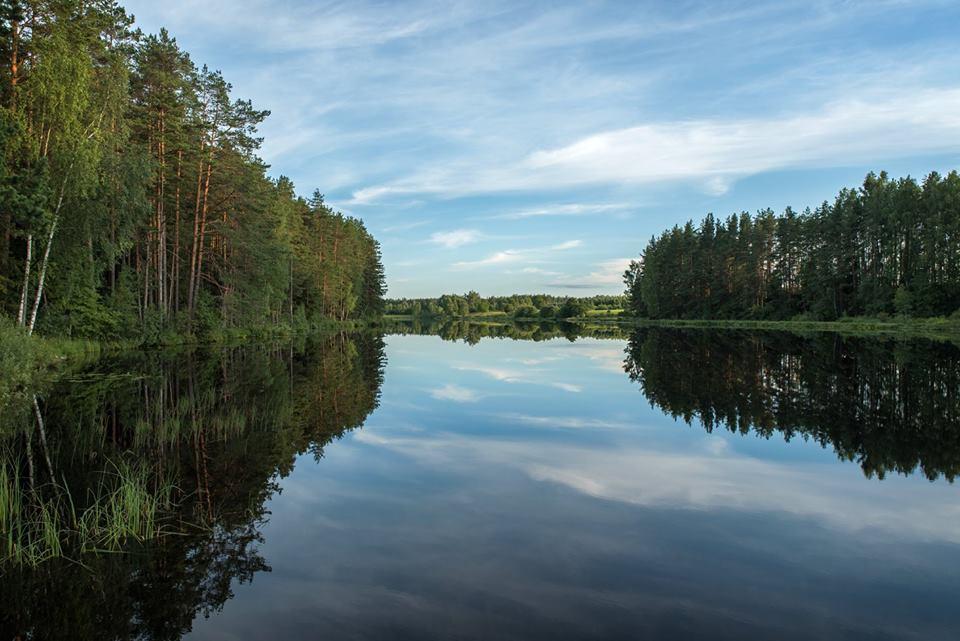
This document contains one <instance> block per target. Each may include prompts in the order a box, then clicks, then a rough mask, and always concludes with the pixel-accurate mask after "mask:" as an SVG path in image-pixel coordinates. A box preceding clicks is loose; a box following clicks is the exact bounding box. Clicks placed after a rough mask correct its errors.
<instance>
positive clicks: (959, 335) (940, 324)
mask: <svg viewBox="0 0 960 641" xmlns="http://www.w3.org/2000/svg"><path fill="white" fill-rule="evenodd" d="M383 319H384V320H392V321H415V320H420V321H441V322H442V321H451V320H452V321H464V322H477V323H491V322H496V323H538V322H548V323H549V322H565V323H574V324H578V325H584V324H596V325H618V326H622V327H668V328H669V327H673V328H678V329H682V328H687V329H731V330H763V331H789V332H835V333H840V334H870V335H893V336H909V337H941V338H955V339H960V320H955V319H947V318H908V319H875V318H848V319H844V320H836V321H798V320H784V321H770V320H733V319H708V320H700V319H650V318H634V317H630V316H616V315H613V314H607V315H589V316H579V317H573V318H514V317H511V316H508V315H506V314H481V315H471V316H434V317H414V316H410V315H384V316H383Z"/></svg>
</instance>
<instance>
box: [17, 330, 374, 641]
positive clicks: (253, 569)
mask: <svg viewBox="0 0 960 641" xmlns="http://www.w3.org/2000/svg"><path fill="white" fill-rule="evenodd" d="M384 364H385V357H384V354H383V340H382V337H380V336H378V335H373V334H356V335H347V334H337V335H333V336H326V337H323V338H320V339H316V340H311V341H309V342H307V343H305V344H302V345H299V346H298V347H296V348H291V347H289V346H283V347H280V346H276V347H260V348H244V349H222V350H212V351H203V350H185V351H181V352H175V353H170V352H154V353H137V354H129V355H126V356H124V357H122V358H119V359H115V360H110V361H108V362H104V363H100V364H98V365H97V366H95V367H94V368H92V369H91V370H90V371H84V372H80V373H78V374H75V375H73V376H71V377H67V378H64V379H62V380H59V381H57V382H54V383H51V384H49V385H48V386H46V387H44V388H42V389H38V390H37V397H38V403H37V410H38V414H36V415H35V413H34V412H31V411H28V410H29V409H30V408H26V409H24V408H19V407H14V408H9V411H7V412H5V415H6V416H7V417H8V418H7V420H5V425H4V431H3V432H2V448H3V449H2V457H3V460H2V463H3V469H4V472H5V473H6V475H7V477H8V488H7V489H15V490H17V491H18V496H19V498H18V502H19V505H18V512H17V514H16V515H17V516H19V520H20V522H18V523H16V524H15V525H16V526H17V527H16V532H17V534H18V536H19V537H21V538H19V539H17V538H14V537H13V536H8V535H9V534H10V532H4V540H3V541H2V543H0V544H2V545H3V546H4V549H3V553H4V554H3V556H5V557H7V560H6V561H5V562H4V563H3V565H2V572H3V580H2V581H0V599H2V602H3V603H4V606H3V608H2V609H0V611H2V620H0V636H2V638H8V639H9V638H37V639H51V638H61V637H62V635H63V633H64V631H65V630H69V631H70V637H71V638H74V639H87V638H90V639H94V638H96V639H114V638H116V639H121V638H124V639H126V638H143V639H178V638H180V637H181V636H182V635H183V634H185V633H186V632H187V631H189V630H190V628H191V625H192V621H193V620H194V618H195V617H196V615H197V614H203V615H209V614H210V613H212V612H215V611H217V610H219V609H220V608H222V606H223V604H224V603H225V602H226V601H227V600H228V599H229V598H230V597H231V596H232V594H231V585H232V583H233V582H234V581H237V582H239V583H244V582H248V581H251V580H252V579H253V577H254V575H255V574H256V573H257V572H261V571H269V567H268V565H267V562H266V560H265V559H264V558H263V557H262V556H261V555H260V554H259V552H258V544H259V543H261V536H260V528H261V526H262V525H263V523H264V522H265V520H266V519H267V516H268V514H267V513H266V512H265V507H264V506H265V504H266V501H267V499H269V498H270V496H272V495H273V493H274V492H276V490H277V487H278V486H277V481H278V479H280V478H282V477H284V476H286V475H287V474H289V473H290V472H291V471H292V469H293V466H294V462H295V459H296V457H297V456H298V455H300V454H303V453H305V452H312V453H313V454H314V456H316V457H320V456H321V455H322V453H323V448H324V446H325V445H327V444H328V443H329V442H330V441H331V440H333V439H336V438H339V437H341V436H342V435H343V434H344V433H345V432H347V431H349V430H352V429H355V428H357V427H359V426H361V425H362V424H363V422H364V420H365V419H366V417H367V416H368V415H369V414H370V412H372V411H373V409H375V408H376V407H377V405H378V403H379V396H380V386H381V384H382V381H383V367H384ZM36 416H39V417H40V418H41V419H42V425H43V426H44V428H45V429H44V430H42V431H41V430H40V429H39V425H40V423H38V422H37V420H36ZM121 467H123V468H124V469H128V470H133V471H132V472H130V474H135V475H136V478H138V479H143V480H144V483H143V489H144V494H145V495H146V497H145V498H147V499H148V498H151V497H153V498H156V497H158V496H161V495H162V497H163V501H162V504H161V505H160V506H159V508H158V510H157V511H156V514H155V515H154V516H155V518H156V519H157V527H156V528H155V529H154V531H153V532H152V535H151V534H150V532H141V533H139V535H138V536H134V535H131V536H124V537H122V538H121V541H120V544H119V545H118V546H116V550H115V551H119V550H122V552H123V553H103V551H98V550H92V549H90V548H91V547H93V545H92V544H96V545H97V547H103V545H102V543H103V542H104V541H103V540H101V539H98V540H96V541H92V540H90V539H89V538H86V539H83V540H81V538H82V537H80V536H79V534H80V532H81V530H82V528H80V527H78V526H77V524H79V523H81V522H83V520H84V519H87V520H92V519H91V517H90V515H91V514H96V515H97V518H99V515H100V512H97V510H99V509H100V506H103V505H106V504H109V503H110V501H111V500H113V498H114V497H118V496H121V495H122V496H127V495H128V494H129V492H127V491H126V490H128V489H129V488H127V487H126V486H125V485H124V483H125V479H124V478H119V480H117V479H118V477H119V476H120V475H118V474H117V473H116V470H118V469H120V468H121ZM118 489H120V490H122V491H120V492H118V491H117V490H118ZM64 497H66V499H65V498H64ZM141 499H144V497H141ZM144 500H145V499H144ZM9 506H10V504H9V502H7V503H6V504H5V506H4V508H3V509H4V514H3V515H0V517H3V518H4V519H7V520H8V521H9V520H11V519H12V517H13V516H15V515H14V514H11V510H10V509H9ZM38 514H40V515H48V516H47V518H46V519H38V518H37V515H38ZM37 523H46V524H47V525H48V526H49V525H50V524H53V525H54V526H55V527H56V528H57V531H56V538H58V539H59V540H60V546H61V547H62V549H60V550H50V549H48V548H43V543H44V536H43V535H44V532H43V531H42V529H39V530H38V528H37V527H35V525H36V524H37ZM107 526H109V524H108V523H105V524H104V527H105V528H106V532H107V534H109V533H110V530H109V527H107ZM6 529H8V530H9V529H10V528H6ZM121 534H122V533H121ZM47 538H49V537H47ZM138 539H139V540H138ZM25 545H34V551H35V552H37V554H35V555H34V556H33V557H31V558H23V557H21V558H19V559H17V558H15V557H16V555H15V552H16V548H17V546H21V547H22V546H25ZM48 547H49V546H48ZM53 547H56V545H54V546H53Z"/></svg>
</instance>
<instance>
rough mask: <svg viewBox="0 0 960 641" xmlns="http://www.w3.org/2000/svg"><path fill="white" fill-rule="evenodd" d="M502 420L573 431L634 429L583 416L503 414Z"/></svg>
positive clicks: (628, 425) (622, 423)
mask: <svg viewBox="0 0 960 641" xmlns="http://www.w3.org/2000/svg"><path fill="white" fill-rule="evenodd" d="M502 418H504V419H505V420H508V421H512V422H516V423H523V424H525V425H533V426H537V427H549V428H559V429H572V430H582V429H585V430H611V429H616V430H619V429H626V428H630V427H632V426H631V425H630V424H628V423H624V422H620V421H611V420H606V419H600V418H584V417H581V416H533V415H530V414H503V415H502Z"/></svg>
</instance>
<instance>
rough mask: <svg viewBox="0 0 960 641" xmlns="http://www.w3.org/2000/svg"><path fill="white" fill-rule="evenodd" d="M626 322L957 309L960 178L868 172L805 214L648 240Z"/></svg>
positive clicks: (631, 278)
mask: <svg viewBox="0 0 960 641" xmlns="http://www.w3.org/2000/svg"><path fill="white" fill-rule="evenodd" d="M624 279H625V281H626V284H627V297H628V300H629V305H628V306H629V309H630V312H631V314H632V315H634V316H641V317H650V318H657V319H669V318H701V319H714V318H757V319H770V320H786V319H795V318H798V317H799V318H802V319H805V320H834V319H838V318H841V317H849V316H877V317H882V316H884V315H890V314H897V315H900V316H905V317H910V316H913V317H934V316H949V315H951V314H957V313H958V310H960V175H958V174H957V172H956V171H953V172H950V173H949V174H948V175H946V176H942V175H940V174H937V173H931V174H930V175H928V176H927V177H926V178H925V179H924V180H923V181H922V182H921V183H918V182H917V181H916V180H914V179H913V178H909V177H908V178H901V179H897V180H894V179H891V178H890V177H889V176H888V175H887V174H886V173H881V174H879V175H876V174H873V173H871V174H869V175H868V176H867V177H866V179H865V180H864V182H863V185H862V187H860V188H859V189H844V190H842V191H841V192H840V193H839V194H838V195H837V197H836V198H835V199H834V201H833V202H832V203H831V202H824V203H823V204H821V205H820V206H819V207H817V208H816V209H814V210H810V209H807V210H806V211H804V212H802V213H798V212H795V211H794V210H792V209H790V208H787V209H786V211H784V213H783V214H781V215H777V214H775V213H774V212H773V211H772V210H770V209H767V210H764V211H761V212H759V213H758V214H756V215H755V216H751V215H750V214H748V213H746V212H744V213H741V214H739V215H733V216H730V217H729V218H727V219H726V220H719V219H716V218H714V216H713V215H708V216H706V218H704V219H703V220H702V221H701V222H700V224H699V225H694V223H693V222H688V223H687V224H686V225H684V226H683V227H679V226H677V227H674V228H673V229H671V230H669V231H666V232H664V233H663V234H661V235H660V236H658V237H655V238H652V239H651V240H650V242H649V244H648V245H647V247H646V249H645V250H644V251H643V254H642V257H641V258H640V260H637V261H634V262H633V263H632V264H631V266H630V268H629V269H628V270H627V272H626V274H625V275H624Z"/></svg>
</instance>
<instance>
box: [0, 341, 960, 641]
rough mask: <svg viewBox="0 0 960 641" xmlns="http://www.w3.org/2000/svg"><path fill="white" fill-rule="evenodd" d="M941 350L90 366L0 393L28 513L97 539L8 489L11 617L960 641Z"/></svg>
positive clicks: (138, 627) (954, 466)
mask: <svg viewBox="0 0 960 641" xmlns="http://www.w3.org/2000/svg"><path fill="white" fill-rule="evenodd" d="M583 334H589V335H583ZM958 363H960V347H958V346H957V345H956V344H954V343H950V342H935V341H927V340H893V339H889V338H862V337H843V336H840V335H835V334H825V333H821V334H810V335H805V336H800V335H794V334H787V333H774V332H763V333H759V332H739V331H706V330H679V329H663V328H647V329H639V330H637V331H635V332H633V333H630V332H626V331H624V330H618V329H616V328H613V327H606V328H603V327H599V328H594V329H592V330H589V331H581V330H578V329H577V328H574V327H555V326H546V325H544V326H540V325H529V326H519V327H515V326H482V325H470V324H464V323H448V324H446V325H441V326H433V327H430V326H419V325H417V326H414V325H398V326H396V327H394V328H392V329H391V333H388V334H386V335H378V334H371V333H358V334H336V335H329V336H320V337H314V338H311V339H308V340H303V341H299V342H297V343H295V344H267V345H258V346H252V347H223V348H202V349H187V348H183V349H179V350H171V351H164V352H159V351H157V352H141V353H130V354H124V355H120V356H113V357H109V358H104V359H102V360H101V361H99V362H97V363H95V364H93V365H88V366H84V367H81V368H76V369H75V370H71V371H70V372H69V373H67V374H65V375H64V376H62V377H60V378H59V379H58V380H53V381H49V382H48V383H46V384H44V385H42V386H40V387H39V388H38V389H36V390H31V391H29V392H28V393H27V394H25V395H24V396H23V399H21V400H22V402H20V403H19V404H18V405H14V406H12V407H10V408H7V410H6V411H5V418H4V422H5V425H4V426H3V430H4V431H3V439H2V448H3V449H2V451H0V455H2V457H3V464H4V466H5V467H4V469H5V470H6V472H5V475H6V476H5V477H4V479H3V482H4V483H6V484H7V485H8V486H10V487H13V486H16V487H18V488H19V491H20V494H17V496H20V495H21V494H22V495H23V497H27V498H22V497H21V498H22V501H24V502H25V504H26V505H27V507H22V508H18V509H20V510H21V511H20V512H18V513H17V514H19V515H20V516H19V518H20V519H21V520H22V521H26V520H28V518H30V519H34V521H36V522H41V521H38V520H37V518H36V515H37V514H41V513H42V514H50V513H52V512H53V511H57V510H59V512H58V513H61V514H64V515H66V516H63V517H62V519H63V521H64V523H65V524H64V525H63V531H64V532H66V531H69V532H75V531H81V530H82V531H84V532H87V531H89V533H91V534H90V537H89V540H85V541H84V542H78V541H77V540H74V539H79V538H80V537H79V536H74V535H72V534H71V535H69V536H66V535H64V536H63V537H62V538H63V542H62V544H61V545H60V548H61V549H59V551H55V550H50V549H48V548H49V547H50V546H51V545H52V543H51V542H49V541H46V542H45V540H44V538H43V536H42V532H41V531H40V530H39V529H37V528H35V527H33V525H31V523H34V521H30V522H29V523H26V524H24V523H21V522H17V521H16V519H15V518H14V517H13V516H11V514H13V512H12V511H11V510H12V508H10V507H9V506H8V507H4V508H3V509H4V510H5V514H4V515H2V516H3V519H2V522H3V523H4V524H5V526H4V527H5V529H8V530H15V537H20V538H19V539H18V541H19V542H20V544H21V545H22V546H23V545H27V544H29V546H30V547H29V550H30V551H31V553H32V554H33V557H34V558H33V559H32V561H30V562H27V561H20V562H15V561H13V560H11V559H9V558H8V559H7V561H6V562H4V564H3V565H2V568H3V569H2V571H3V580H2V587H0V595H2V601H0V603H2V605H0V621H2V623H0V635H2V638H4V639H11V638H16V636H17V635H20V638H35V639H61V638H70V639H128V638H137V639H141V638H142V639H179V638H181V637H184V638H187V639H196V640H201V639H202V640H207V639H210V640H215V639H217V640H220V639H222V640H227V639H266V638H277V639H318V638H332V639H544V640H546V639H550V640H558V639H737V640H743V639H804V640H807V639H925V640H931V639H951V640H952V639H956V638H957V633H958V631H960V570H958V561H960V493H958V488H957V486H956V484H955V483H954V479H955V477H956V476H957V474H958V473H960V367H958ZM34 394H35V395H36V399H37V403H36V406H34V404H33V398H34ZM38 417H39V420H41V421H42V426H40V425H39V423H38ZM41 427H42V429H41ZM118 488H126V490H124V491H129V493H131V494H132V495H135V496H137V497H140V498H138V499H137V501H138V502H137V503H136V506H139V507H136V506H135V507H133V508H131V507H129V506H128V507H122V506H121V499H123V500H126V501H128V503H129V502H132V499H126V498H123V497H125V496H127V495H126V494H123V496H121V494H122V492H121V491H120V490H119V489H118ZM131 488H132V489H131ZM134 490H136V491H137V492H139V494H137V493H136V492H134ZM11 492H12V490H10V489H9V488H8V489H7V490H6V491H5V493H6V494H7V495H10V494H11ZM31 497H32V498H31ZM5 500H10V499H5ZM12 504H13V503H10V505H12ZM123 505H126V504H123ZM143 505H147V506H148V507H143ZM121 509H124V510H127V511H128V512H124V513H129V511H130V510H137V513H138V514H146V515H149V516H150V518H151V519H153V521H151V523H147V524H146V525H143V528H144V529H143V531H142V533H141V535H140V538H142V540H141V541H136V540H135V538H136V537H131V538H130V540H127V541H126V542H125V543H123V544H122V546H121V548H117V549H109V541H108V540H107V538H106V535H102V534H96V533H100V532H109V531H110V530H109V527H108V524H107V523H106V522H107V521H109V518H110V517H109V515H111V514H117V513H120V510H121ZM90 514H93V516H87V515H90ZM25 515H33V516H29V517H28V516H25ZM14 516H15V515H14ZM154 521H155V523H154ZM42 522H44V523H45V522H47V521H42ZM71 523H73V524H74V525H70V524H71ZM91 523H95V524H97V525H96V527H94V526H93V525H89V524H91ZM151 527H152V528H154V531H153V534H152V535H148V534H147V533H148V532H150V531H151V530H150V528H151ZM158 535H159V536H158ZM15 537H14V538H15ZM98 537H99V538H98ZM5 538H6V542H5V543H4V545H5V546H6V547H5V548H4V549H3V552H4V553H5V554H6V555H8V556H9V555H10V546H11V543H10V541H11V540H12V538H11V535H9V532H8V533H6V535H5ZM45 546H46V547H45ZM54 547H56V546H54ZM22 549H24V548H21V551H22ZM98 550H99V551H98ZM117 550H121V551H117Z"/></svg>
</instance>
